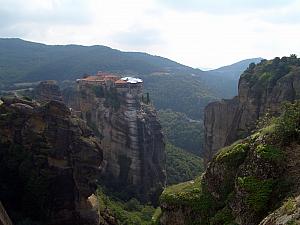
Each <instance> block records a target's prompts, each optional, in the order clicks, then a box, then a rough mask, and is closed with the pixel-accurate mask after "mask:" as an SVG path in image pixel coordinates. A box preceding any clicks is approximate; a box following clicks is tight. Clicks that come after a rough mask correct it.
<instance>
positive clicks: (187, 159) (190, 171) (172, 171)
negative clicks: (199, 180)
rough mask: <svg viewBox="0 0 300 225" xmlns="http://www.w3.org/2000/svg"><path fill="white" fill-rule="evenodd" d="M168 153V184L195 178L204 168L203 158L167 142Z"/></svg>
mask: <svg viewBox="0 0 300 225" xmlns="http://www.w3.org/2000/svg"><path fill="white" fill-rule="evenodd" d="M165 149H166V153H167V165H166V171H167V184H168V185H170V184H177V183H180V182H185V181H188V180H192V179H194V178H195V177H196V176H199V174H201V173H202V172H203V170H204V166H203V160H202V159H201V158H200V157H199V156H196V155H193V154H191V153H189V152H186V151H184V150H183V149H180V148H177V147H175V146H173V145H172V144H170V143H167V144H166V148H165Z"/></svg>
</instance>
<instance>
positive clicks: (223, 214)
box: [210, 207, 236, 225]
mask: <svg viewBox="0 0 300 225" xmlns="http://www.w3.org/2000/svg"><path fill="white" fill-rule="evenodd" d="M233 221H234V217H233V215H232V212H231V210H230V209H229V208H228V207H224V208H223V209H221V210H219V211H218V212H217V213H216V214H215V215H214V216H213V217H212V218H211V219H210V225H234V224H236V223H234V222H233Z"/></svg>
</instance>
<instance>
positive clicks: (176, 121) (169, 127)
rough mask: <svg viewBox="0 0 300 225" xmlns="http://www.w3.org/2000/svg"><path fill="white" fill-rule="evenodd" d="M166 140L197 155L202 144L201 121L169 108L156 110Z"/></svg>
mask: <svg viewBox="0 0 300 225" xmlns="http://www.w3.org/2000/svg"><path fill="white" fill-rule="evenodd" d="M158 116H159V121H160V123H161V125H162V129H163V132H164V134H165V135H166V138H167V140H168V141H169V142H170V143H171V144H173V145H175V146H176V147H179V148H182V149H184V150H187V151H189V152H192V153H194V154H197V155H199V154H200V153H201V149H202V145H203V123H202V121H194V120H191V119H189V118H188V117H187V116H186V115H185V114H183V113H179V112H174V111H172V110H170V109H168V110H159V111H158Z"/></svg>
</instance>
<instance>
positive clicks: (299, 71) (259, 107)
mask: <svg viewBox="0 0 300 225" xmlns="http://www.w3.org/2000/svg"><path fill="white" fill-rule="evenodd" d="M288 60H289V58H287V57H283V58H282V59H279V58H276V59H274V60H272V61H263V62H261V63H260V64H258V65H257V66H255V67H254V68H248V69H247V70H246V71H245V72H244V74H242V76H241V78H240V81H239V91H238V96H237V97H235V98H234V99H232V100H223V101H221V102H214V103H210V104H209V105H208V106H207V107H206V109H205V113H204V114H205V116H204V129H205V131H204V132H205V140H204V157H205V160H206V163H207V162H209V160H210V159H212V156H213V155H214V154H215V153H216V152H217V151H218V150H219V149H220V148H222V147H224V146H226V145H229V144H232V143H233V142H234V141H236V140H238V139H240V138H244V137H247V136H248V135H249V134H250V133H251V131H253V129H254V128H255V126H256V123H257V120H258V119H259V118H261V117H262V116H264V115H265V114H266V113H270V114H275V115H276V114H279V113H280V110H281V105H282V103H283V102H285V101H293V100H295V99H299V98H300V68H299V66H298V65H297V62H295V63H294V65H293V64H291V62H287V61H288ZM296 60H297V59H296ZM296 60H295V61H296ZM287 64H289V65H287Z"/></svg>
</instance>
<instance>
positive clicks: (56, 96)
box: [33, 80, 62, 103]
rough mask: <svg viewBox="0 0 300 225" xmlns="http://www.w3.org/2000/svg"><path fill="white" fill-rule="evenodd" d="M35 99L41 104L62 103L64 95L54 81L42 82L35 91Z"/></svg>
mask: <svg viewBox="0 0 300 225" xmlns="http://www.w3.org/2000/svg"><path fill="white" fill-rule="evenodd" d="M33 97H34V98H35V99H36V100H38V101H39V102H44V103H46V102H48V101H51V100H55V101H62V93H61V91H60V88H59V86H58V85H57V82H56V81H54V80H45V81H41V82H40V83H39V84H38V85H37V86H36V88H35V89H34V91H33Z"/></svg>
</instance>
